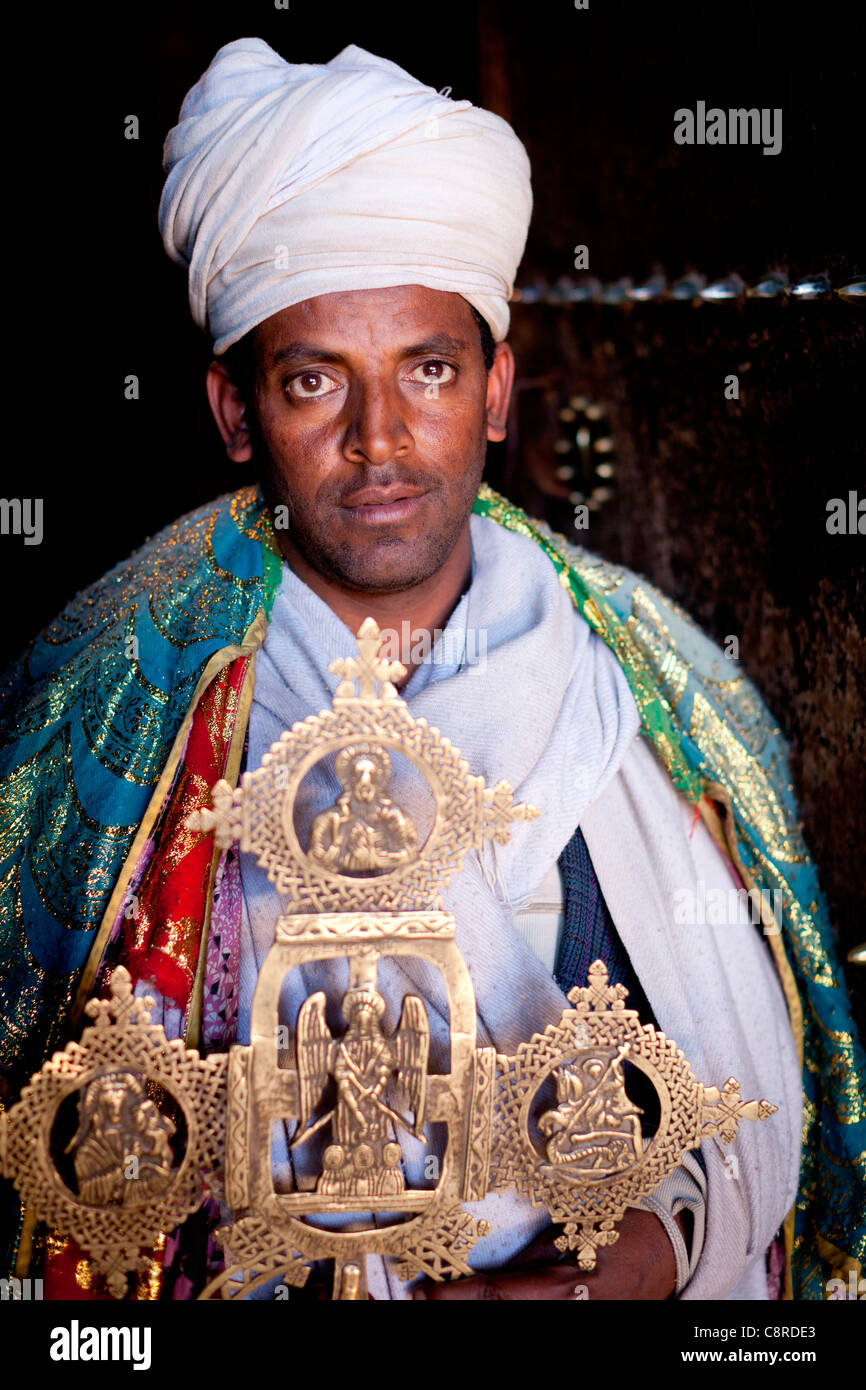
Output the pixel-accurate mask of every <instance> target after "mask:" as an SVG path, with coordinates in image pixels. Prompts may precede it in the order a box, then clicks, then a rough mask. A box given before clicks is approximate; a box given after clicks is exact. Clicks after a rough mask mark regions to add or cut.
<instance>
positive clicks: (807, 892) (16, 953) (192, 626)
mask: <svg viewBox="0 0 866 1390" xmlns="http://www.w3.org/2000/svg"><path fill="white" fill-rule="evenodd" d="M475 511H476V513H478V514H480V515H484V516H488V517H491V518H492V519H493V520H494V521H496V522H498V523H499V524H500V525H503V526H505V527H507V528H508V529H510V530H514V531H518V532H520V533H521V534H523V535H525V536H527V537H529V538H530V539H532V540H533V541H534V542H535V543H536V544H537V545H538V546H539V547H540V548H541V550H542V552H543V553H544V554H545V555H546V556H547V558H548V559H549V560H550V562H551V564H552V565H553V566H554V568H555V570H556V572H557V574H558V576H559V581H560V583H561V584H562V585H563V587H564V588H565V589H566V591H567V592H568V593H569V595H570V596H571V598H572V600H573V602H574V603H575V605H576V606H577V608H578V609H579V611H580V612H581V613H582V614H583V616H584V617H585V618H586V620H587V622H588V623H589V625H590V626H591V627H592V629H593V631H595V632H596V633H597V635H598V636H599V637H600V638H601V639H602V641H604V642H605V643H606V645H607V646H608V647H609V648H610V649H611V651H613V653H614V654H615V655H616V657H617V659H618V661H619V663H620V665H621V667H622V670H623V673H624V674H625V677H626V679H627V681H628V684H629V686H630V688H631V691H632V694H633V695H634V697H635V702H636V704H637V708H638V712H639V715H640V718H641V725H642V730H643V733H644V736H645V738H646V739H647V740H648V742H649V743H650V744H651V746H652V748H653V749H654V751H655V753H656V755H657V757H658V759H659V761H660V763H661V765H662V766H663V767H664V768H665V769H666V771H667V773H668V775H669V776H670V778H671V779H672V781H673V783H674V785H675V786H676V787H677V788H678V789H679V790H680V791H682V792H683V793H684V794H685V795H686V796H687V797H688V798H689V800H691V801H692V802H694V803H695V804H696V806H697V805H698V804H700V806H701V807H705V806H706V800H702V799H701V798H702V793H706V794H708V795H709V797H711V798H712V799H713V801H714V803H715V804H716V805H718V806H719V807H721V808H722V811H723V817H724V822H725V830H726V832H727V833H728V838H729V843H730V848H731V852H732V855H733V856H734V858H735V859H736V861H737V862H738V863H739V866H740V871H741V873H742V874H743V875H744V876H745V877H746V880H747V881H748V882H753V883H754V884H755V885H756V886H757V887H759V888H764V889H766V890H768V891H772V890H776V891H778V892H779V893H780V894H781V902H782V905H783V930H782V935H781V937H779V938H773V937H769V938H768V940H769V942H770V944H771V946H773V947H774V950H775V952H776V960H777V965H778V967H779V970H780V974H781V977H782V982H783V986H784V988H785V991H786V997H787V999H788V1004H789V1009H790V1011H791V1016H792V1023H793V1026H794V1029H795V1035H796V1036H797V1039H798V1042H799V1043H800V1045H801V1047H802V1050H803V1090H804V1125H803V1158H802V1166H801V1175H800V1192H799V1195H798V1199H797V1204H796V1209H795V1225H794V1231H793V1259H792V1275H793V1295H794V1297H797V1298H822V1297H823V1296H824V1283H825V1280H826V1278H827V1277H828V1275H829V1274H830V1273H839V1272H841V1271H843V1270H844V1269H845V1268H846V1261H847V1262H848V1264H849V1265H850V1262H851V1260H852V1259H856V1260H862V1258H863V1255H864V1247H866V1229H864V1211H863V1208H864V1177H863V1167H862V1154H863V1151H864V1149H866V1114H864V1057H863V1052H862V1049H861V1047H860V1044H859V1042H858V1040H857V1038H856V1035H855V1033H854V1030H853V1024H852V1021H851V1017H850V1012H849V1006H848V1002H847V996H846V991H845V987H844V980H843V976H842V973H841V970H840V968H839V966H838V963H837V960H836V953H835V948H834V945H833V939H832V933H831V931H830V927H829V924H828V919H827V911H826V904H825V900H824V898H823V896H822V894H821V892H820V889H819V887H818V881H817V874H816V871H815V868H814V865H813V864H812V862H811V860H810V859H809V856H808V853H807V851H806V848H805V846H804V844H803V841H802V837H801V834H800V830H799V827H798V823H797V812H796V805H795V801H794V797H793V793H792V787H791V780H790V773H789V770H788V761H787V753H786V748H785V745H784V742H783V740H782V738H781V735H780V733H779V730H778V728H777V727H776V725H775V724H774V722H773V720H772V718H771V716H770V715H769V713H768V711H767V709H766V707H765V706H764V704H763V702H762V701H761V699H760V697H759V696H758V695H757V693H756V691H755V690H754V688H753V687H752V686H751V685H750V684H749V683H748V682H747V681H746V680H745V678H744V677H742V676H739V675H734V676H733V677H732V676H731V671H730V665H729V663H728V662H727V661H726V659H725V658H724V657H723V656H722V654H721V652H720V651H719V650H718V648H717V647H715V645H714V644H713V643H711V642H710V641H709V640H708V639H707V638H706V637H704V636H703V634H701V633H700V631H699V630H698V629H697V628H696V627H695V626H694V625H693V624H692V623H691V622H690V621H689V619H688V618H687V617H686V616H685V615H684V614H683V613H682V612H681V611H680V610H679V609H678V608H677V607H676V605H674V604H672V603H671V602H670V601H668V600H667V599H665V598H664V596H663V595H662V594H660V593H659V592H658V590H656V589H655V588H653V587H652V586H651V585H649V584H647V583H646V582H645V581H644V580H642V579H641V578H640V577H639V576H637V575H634V574H632V573H630V572H629V571H626V570H623V569H620V568H617V567H615V566H612V565H609V564H606V563H605V562H602V561H599V560H597V559H595V558H594V557H592V556H590V555H588V554H587V553H586V552H584V551H582V550H580V549H579V548H577V547H574V546H571V545H569V544H568V543H567V542H565V541H564V540H563V539H562V538H560V537H555V536H553V535H552V533H551V532H550V531H549V530H548V528H546V527H545V526H544V525H542V524H540V523H538V522H534V521H530V519H529V518H527V517H526V516H525V515H524V514H523V513H522V512H520V511H519V510H518V509H517V508H515V507H513V506H511V504H510V503H508V502H507V501H505V500H504V499H502V498H500V497H498V496H497V495H496V494H495V493H493V492H491V491H490V490H489V489H488V488H486V487H482V489H481V491H480V493H479V496H478V499H477V501H476V504H475ZM279 577H280V559H279V553H278V550H277V547H276V543H275V541H274V538H273V534H272V532H271V530H270V524H269V521H268V517H267V512H266V508H265V506H264V503H263V501H262V498H261V496H260V494H259V493H258V491H257V490H256V489H253V488H247V489H243V490H241V491H240V492H237V493H234V494H232V495H231V496H229V497H226V498H221V499H219V500H217V501H216V502H214V503H211V504H209V505H208V506H206V507H203V508H201V509H199V510H198V511H196V512H193V513H192V514H191V515H189V516H188V517H185V518H183V519H181V520H180V521H178V522H177V523H175V524H174V525H173V526H171V527H169V528H168V529H167V530H166V531H164V532H162V533H161V534H160V535H158V536H156V537H155V538H154V539H153V540H151V541H149V542H148V543H147V544H146V545H145V546H144V547H143V548H142V549H141V550H139V551H138V552H137V553H136V554H135V555H134V556H133V557H132V558H131V559H130V560H129V561H127V562H125V563H124V564H122V565H119V566H118V567H117V568H116V569H115V570H113V571H111V573H110V574H108V575H106V576H105V577H104V578H103V579H102V580H100V581H99V583H97V584H95V585H93V586H92V587H91V588H90V589H88V590H85V591H84V592H83V593H82V594H80V595H78V596H77V598H76V599H74V600H73V601H72V603H70V604H69V605H68V606H67V608H66V609H64V611H63V612H62V613H61V615H60V616H59V617H58V619H57V620H56V621H55V622H54V623H52V624H51V625H50V626H49V627H48V628H46V629H45V631H44V632H43V633H42V634H40V636H39V637H38V638H36V639H35V641H34V642H33V643H32V644H31V646H30V647H29V648H28V649H27V651H26V652H25V654H24V655H23V656H22V658H21V659H20V660H19V661H18V662H17V663H16V664H15V665H14V666H13V667H12V668H11V669H10V670H9V671H8V672H7V673H6V674H5V676H4V678H3V680H2V683H0V924H2V953H0V960H2V981H0V1055H2V1065H3V1073H2V1076H3V1084H4V1090H5V1092H6V1095H9V1096H14V1094H15V1091H16V1090H17V1089H18V1088H19V1087H20V1086H21V1085H22V1084H23V1083H24V1082H25V1081H26V1079H27V1076H28V1075H29V1073H30V1072H31V1071H32V1070H35V1069H36V1068H38V1067H39V1066H40V1065H41V1063H42V1061H43V1059H44V1057H45V1056H46V1055H47V1054H49V1053H50V1052H51V1051H52V1050H53V1049H54V1048H56V1047H58V1046H61V1045H62V1044H63V1042H64V1041H65V1040H66V1038H67V1037H68V1036H69V1035H70V1032H71V1031H74V1024H73V1023H72V1022H71V1019H70V1004H71V1003H72V1001H73V997H74V994H75V989H76V986H77V985H79V984H80V983H81V981H82V979H84V981H85V989H84V990H83V991H81V992H82V994H83V993H85V992H86V989H87V988H89V987H90V983H91V982H92V979H93V976H94V974H95V972H96V970H97V966H98V963H99V959H100V956H101V953H102V952H103V950H104V948H105V945H106V942H107V939H108V934H109V932H110V928H111V926H112V924H113V923H114V921H115V919H116V917H117V914H118V910H119V909H120V908H121V907H122V903H123V897H124V892H125V889H126V885H127V883H128V881H129V877H130V874H131V872H132V869H133V868H134V864H135V862H137V860H138V859H139V858H140V855H141V844H142V834H143V832H146V829H147V825H148V822H151V823H152V822H153V820H154V819H155V817H156V814H157V812H158V811H159V809H160V808H161V806H162V803H163V802H164V800H165V798H166V795H167V793H168V792H169V791H170V789H171V785H172V777H173V772H174V771H176V769H177V767H178V765H179V763H180V759H181V756H182V754H183V750H184V742H185V732H186V731H187V730H188V726H189V722H190V719H191V716H192V706H193V705H194V704H196V703H197V702H198V701H199V699H200V698H201V696H202V693H203V692H204V691H205V690H206V689H207V687H208V685H209V684H210V683H211V682H212V680H213V678H214V676H215V675H216V673H217V672H218V671H219V670H222V669H224V668H225V667H226V666H227V665H228V664H229V662H231V661H233V660H236V659H238V658H239V657H240V656H243V655H245V654H246V655H249V654H250V653H251V652H252V651H254V650H255V648H256V647H257V646H258V645H260V643H261V641H262V638H263V636H264V632H265V630H266V628H265V615H266V613H267V611H268V609H269V607H270V605H271V603H272V602H273V598H274V594H275V591H276V587H277V584H278V581H279ZM129 635H135V636H137V637H138V638H139V655H138V657H137V659H135V660H129V659H127V657H126V655H125V652H126V651H127V650H128V646H127V645H126V641H125V639H126V638H127V637H128V636H129ZM145 838H146V835H145ZM131 851H132V853H131ZM191 949H192V950H193V951H194V952H195V951H197V943H195V942H194V943H193V945H192V948H191ZM188 965H189V967H190V971H188V972H187V973H190V972H193V973H194V969H195V965H196V960H195V958H193V959H192V960H190V961H189V962H188ZM97 979H98V976H97ZM4 1099H5V1097H4Z"/></svg>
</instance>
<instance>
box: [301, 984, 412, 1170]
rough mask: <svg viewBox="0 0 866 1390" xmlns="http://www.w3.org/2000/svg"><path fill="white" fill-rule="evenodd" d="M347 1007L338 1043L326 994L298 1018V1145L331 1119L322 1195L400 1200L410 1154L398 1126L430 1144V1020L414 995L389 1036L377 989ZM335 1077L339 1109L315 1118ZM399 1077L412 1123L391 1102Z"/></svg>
mask: <svg viewBox="0 0 866 1390" xmlns="http://www.w3.org/2000/svg"><path fill="white" fill-rule="evenodd" d="M342 1007H343V1017H344V1018H345V1020H346V1023H347V1025H348V1027H347V1029H346V1032H345V1033H344V1035H343V1037H342V1038H340V1039H338V1040H337V1039H335V1038H334V1037H333V1036H332V1035H331V1032H330V1029H329V1028H328V1025H327V1023H326V1021H325V995H324V994H323V993H322V992H321V991H319V992H318V993H317V994H311V995H310V997H309V998H308V999H305V1000H304V1003H303V1004H302V1006H301V1009H300V1012H299V1014H298V1029H297V1057H298V1081H299V1091H300V1122H299V1126H298V1134H297V1136H296V1137H295V1139H294V1140H293V1145H292V1147H295V1146H296V1145H298V1144H302V1143H304V1142H305V1141H306V1140H307V1139H309V1138H310V1136H311V1135H312V1134H314V1133H315V1132H316V1130H318V1129H320V1128H321V1127H322V1126H324V1125H325V1124H326V1123H328V1121H330V1122H331V1124H332V1138H333V1142H332V1143H330V1144H329V1145H328V1146H327V1148H326V1149H325V1151H324V1154H323V1155H322V1167H323V1172H322V1175H321V1177H320V1178H319V1181H318V1183H317V1185H316V1191H317V1192H321V1193H325V1194H327V1195H329V1196H334V1197H391V1196H396V1195H398V1194H399V1193H401V1192H403V1190H404V1183H403V1173H402V1170H401V1167H400V1163H401V1160H402V1158H403V1151H402V1149H401V1148H400V1145H399V1144H398V1143H396V1141H395V1140H394V1139H393V1137H392V1126H397V1127H400V1128H402V1129H406V1130H408V1131H409V1133H411V1134H413V1135H414V1136H415V1137H416V1138H417V1139H420V1140H421V1141H422V1143H423V1142H425V1140H424V1133H423V1124H424V1105H425V1098H426V1089H427V1056H428V1053H429V1050H430V1027H429V1024H428V1021H427V1014H426V1012H425V1010H424V1005H423V1003H422V1001H421V1000H420V999H419V998H418V996H417V995H414V994H407V995H406V997H405V998H404V1000H403V1010H402V1013H401V1015H400V1023H399V1025H398V1027H397V1030H396V1032H395V1033H394V1034H393V1035H392V1036H391V1037H390V1038H388V1037H387V1035H386V1034H385V1032H384V1030H383V1028H382V1024H381V1019H382V1015H383V1013H384V1012H385V1001H384V999H383V998H382V996H381V995H380V994H379V993H378V992H377V991H376V990H375V989H374V988H372V987H371V986H370V985H368V984H367V985H364V986H363V987H361V988H355V989H349V990H348V991H347V992H346V993H345V994H344V995H343V1005H342ZM329 1077H333V1079H334V1082H335V1083H336V1101H335V1104H334V1105H333V1106H332V1107H331V1109H330V1110H328V1111H326V1113H325V1114H324V1115H321V1116H320V1117H319V1118H318V1119H317V1120H313V1114H314V1112H315V1110H316V1107H317V1106H318V1105H319V1103H320V1102H321V1099H322V1096H323V1095H324V1092H325V1088H326V1086H327V1084H328V1078H329ZM392 1077H396V1078H397V1080H398V1081H399V1082H400V1084H401V1086H402V1088H403V1090H404V1091H405V1092H406V1095H407V1096H408V1098H409V1102H410V1105H411V1107H412V1112H413V1115H414V1120H413V1121H412V1122H410V1121H409V1120H407V1119H405V1118H404V1117H403V1116H402V1115H400V1114H399V1113H398V1112H397V1111H396V1110H394V1109H392V1107H391V1106H390V1105H389V1104H388V1103H387V1102H386V1100H385V1093H386V1090H387V1088H388V1084H389V1082H390V1081H391V1078H392Z"/></svg>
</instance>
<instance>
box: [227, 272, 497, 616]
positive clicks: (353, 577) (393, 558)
mask: <svg viewBox="0 0 866 1390" xmlns="http://www.w3.org/2000/svg"><path fill="white" fill-rule="evenodd" d="M254 345H255V351H256V361H257V367H258V374H257V384H256V390H255V409H254V417H255V418H254V419H252V420H250V421H249V423H250V429H251V434H252V438H253V453H254V457H255V458H256V459H257V461H258V462H259V467H260V471H261V473H262V475H263V476H262V483H263V488H264V491H265V494H266V497H267V499H268V501H269V502H270V504H271V506H272V507H276V506H278V505H280V504H283V505H285V506H286V507H287V508H288V514H289V528H288V530H287V531H282V532H280V531H278V535H279V537H280V541H281V544H282V545H283V548H284V550H285V551H286V553H287V555H288V558H289V559H290V560H291V558H292V552H293V551H295V552H299V553H300V554H301V555H302V556H303V558H304V559H305V560H306V561H307V563H308V564H309V565H311V566H312V567H313V568H314V569H315V570H316V571H318V572H319V573H320V574H322V575H323V576H325V577H326V578H328V579H331V580H336V581H337V582H338V583H339V584H341V585H342V586H343V587H345V588H348V589H352V590H357V591H360V592H365V593H394V592H399V591H400V590H404V589H408V588H412V587H413V586H414V585H416V584H420V583H423V582H424V581H425V580H427V579H429V578H430V577H431V576H433V575H434V574H435V573H436V572H437V571H438V570H439V569H440V568H441V566H442V565H443V564H444V562H445V561H446V560H447V558H448V556H449V555H450V554H451V552H452V550H453V549H454V546H455V545H456V543H457V540H458V538H459V536H460V535H461V532H462V531H463V529H464V528H465V526H466V525H467V520H468V517H469V513H470V511H471V508H472V503H473V501H474V499H475V495H476V492H477V490H478V485H479V483H480V481H481V474H482V471H483V468H484V459H485V452H486V442H487V438H488V394H490V396H491V400H492V399H493V398H495V397H497V392H498V391H499V387H498V385H497V378H496V370H497V369H496V367H495V366H494V372H493V373H491V376H492V377H493V378H494V381H493V384H492V385H491V382H490V381H489V378H488V373H487V371H486V369H485V365H484V359H483V355H482V350H481V340H480V335H479V330H478V325H477V323H476V321H475V319H474V318H473V316H472V313H471V310H470V308H469V305H468V304H467V302H466V300H464V299H463V298H462V297H461V296H460V295H458V294H450V293H443V292H440V291H436V290H429V289H426V288H424V287H422V286H418V285H402V286H399V287H397V288H395V289H382V290H356V291H351V292H346V293H339V294H328V295H320V296H318V297H317V298H315V299H308V300H305V301H304V302H303V303H301V304H297V305H293V306H292V307H291V308H289V309H283V310H282V311H281V312H280V313H277V314H274V315H273V316H272V317H271V318H269V319H267V320H266V321H265V322H264V323H262V324H260V325H258V327H257V328H256V329H255V330H254ZM500 394H501V392H500ZM506 405H507V391H506ZM503 433H504V431H503ZM497 437H501V435H498V436H497Z"/></svg>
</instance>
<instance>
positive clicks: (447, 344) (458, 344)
mask: <svg viewBox="0 0 866 1390" xmlns="http://www.w3.org/2000/svg"><path fill="white" fill-rule="evenodd" d="M468 347H469V344H468V343H467V342H465V341H464V339H463V338H452V336H451V334H450V333H434V334H433V335H432V337H430V338H425V339H424V341H423V342H422V343H412V344H411V345H410V346H409V347H404V348H401V349H400V354H399V355H400V356H401V357H403V358H405V357H421V356H423V355H424V354H426V353H431V352H450V353H452V354H458V353H460V352H466V351H467V349H468ZM310 360H315V361H317V362H334V363H339V362H344V361H345V360H346V359H345V357H344V356H343V354H342V353H340V352H333V351H330V350H329V349H328V348H322V347H318V346H317V345H316V344H315V343H303V342H292V343H284V344H283V346H282V347H281V348H278V349H277V351H276V352H275V353H274V355H273V357H272V358H271V366H272V367H278V366H281V365H284V364H286V363H291V362H296V361H310Z"/></svg>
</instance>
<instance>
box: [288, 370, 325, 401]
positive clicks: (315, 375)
mask: <svg viewBox="0 0 866 1390" xmlns="http://www.w3.org/2000/svg"><path fill="white" fill-rule="evenodd" d="M335 389H336V383H335V382H334V381H333V379H332V378H331V377H329V376H325V373H324V372H301V373H300V375H299V376H295V377H292V379H291V381H289V382H288V383H287V384H286V391H287V392H288V394H289V395H292V396H296V397H297V398H298V399H300V400H311V399H312V398H314V397H316V396H329V395H330V394H331V391H333V390H335Z"/></svg>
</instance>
